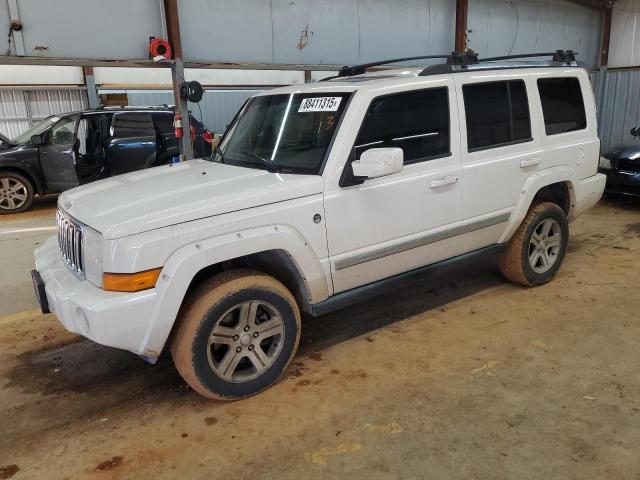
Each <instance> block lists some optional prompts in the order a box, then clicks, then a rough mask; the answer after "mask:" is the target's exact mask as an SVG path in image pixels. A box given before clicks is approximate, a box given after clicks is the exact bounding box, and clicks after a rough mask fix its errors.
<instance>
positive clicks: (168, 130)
mask: <svg viewBox="0 0 640 480" xmlns="http://www.w3.org/2000/svg"><path fill="white" fill-rule="evenodd" d="M153 121H154V122H155V124H156V127H158V130H160V133H161V134H162V135H173V134H174V133H175V130H174V128H173V115H172V114H170V113H154V114H153Z"/></svg>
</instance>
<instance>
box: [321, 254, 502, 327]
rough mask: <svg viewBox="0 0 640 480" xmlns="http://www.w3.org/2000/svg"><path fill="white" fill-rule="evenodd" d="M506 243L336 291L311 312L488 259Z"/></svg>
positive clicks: (342, 305) (324, 311)
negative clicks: (427, 275) (418, 278)
mask: <svg viewBox="0 0 640 480" xmlns="http://www.w3.org/2000/svg"><path fill="white" fill-rule="evenodd" d="M506 246H507V244H506V243H497V244H495V245H490V246H488V247H484V248H480V249H479V250H474V251H472V252H468V253H464V254H462V255H458V256H457V257H453V258H449V259H447V260H442V261H441V262H437V263H432V264H430V265H426V266H424V267H420V268H416V269H415V270H410V271H408V272H404V273H400V274H398V275H394V276H393V277H389V278H383V279H382V280H378V281H377V282H373V283H369V284H367V285H363V286H362V287H357V288H353V289H351V290H347V291H346V292H341V293H337V294H335V295H333V296H331V297H329V298H328V299H326V300H324V301H322V302H320V303H316V304H315V305H311V306H310V312H309V313H310V314H311V315H312V316H314V317H319V316H320V315H325V314H327V313H330V312H334V311H336V310H340V309H341V308H345V307H348V306H349V305H353V304H354V303H359V302H363V301H364V300H368V299H369V298H372V297H375V296H376V295H379V294H380V293H382V292H383V291H384V292H385V293H386V292H388V291H389V290H395V289H398V288H401V287H403V286H406V285H408V284H410V283H412V282H413V281H414V280H415V277H417V276H419V275H423V274H427V273H428V274H431V275H433V276H438V275H443V274H445V273H449V272H451V271H453V270H455V269H457V268H459V267H461V266H463V265H469V264H470V263H474V262H479V261H481V260H485V259H486V258H487V256H488V255H495V254H498V253H501V252H502V251H503V250H504V249H505V248H506Z"/></svg>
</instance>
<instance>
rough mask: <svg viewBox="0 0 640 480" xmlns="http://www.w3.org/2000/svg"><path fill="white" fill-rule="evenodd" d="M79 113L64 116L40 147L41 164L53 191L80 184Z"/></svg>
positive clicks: (45, 137)
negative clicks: (77, 141)
mask: <svg viewBox="0 0 640 480" xmlns="http://www.w3.org/2000/svg"><path fill="white" fill-rule="evenodd" d="M78 119H79V116H78V115H72V116H69V117H63V118H62V119H60V121H59V122H58V123H56V124H55V125H54V126H53V127H51V129H50V130H49V131H48V132H47V134H46V135H45V136H44V138H43V144H42V145H40V146H39V147H38V152H39V155H40V164H41V166H42V172H43V173H44V177H45V180H46V182H47V189H48V190H49V191H51V192H62V191H64V190H68V189H69V188H73V187H75V186H77V185H78V176H77V174H76V168H75V163H76V150H75V142H76V136H75V135H76V126H77V124H78Z"/></svg>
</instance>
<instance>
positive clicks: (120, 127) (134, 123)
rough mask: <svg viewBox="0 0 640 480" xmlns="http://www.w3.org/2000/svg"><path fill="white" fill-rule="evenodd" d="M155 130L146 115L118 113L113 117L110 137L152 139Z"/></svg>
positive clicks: (148, 115)
mask: <svg viewBox="0 0 640 480" xmlns="http://www.w3.org/2000/svg"><path fill="white" fill-rule="evenodd" d="M155 135H156V130H155V127H154V125H153V122H152V121H151V115H150V114H148V113H119V114H116V115H115V118H114V120H113V127H112V132H111V136H112V137H114V138H130V137H153V136H155Z"/></svg>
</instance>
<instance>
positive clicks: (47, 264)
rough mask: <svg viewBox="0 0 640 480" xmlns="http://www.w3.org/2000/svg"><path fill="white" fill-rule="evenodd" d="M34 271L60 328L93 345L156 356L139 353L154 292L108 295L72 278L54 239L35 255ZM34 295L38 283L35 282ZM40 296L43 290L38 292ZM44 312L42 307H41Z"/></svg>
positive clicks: (151, 355)
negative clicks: (60, 324)
mask: <svg viewBox="0 0 640 480" xmlns="http://www.w3.org/2000/svg"><path fill="white" fill-rule="evenodd" d="M34 257H35V262H36V271H37V273H36V274H34V278H35V277H39V278H40V279H41V281H42V282H43V283H44V293H45V296H46V298H40V299H39V300H40V304H41V305H43V302H45V300H46V302H45V303H46V304H47V305H48V308H49V309H50V310H51V312H52V313H54V314H55V315H56V317H58V320H59V321H60V323H62V325H63V326H64V327H65V328H66V329H67V330H69V331H70V332H73V333H78V334H80V335H82V336H84V337H87V338H89V339H90V340H93V341H94V342H96V343H100V344H102V345H106V346H109V347H115V348H120V349H123V350H129V351H131V352H133V353H136V354H138V355H143V356H146V357H151V358H153V357H156V356H157V353H155V352H146V351H143V350H142V345H143V344H144V337H145V334H146V332H147V327H148V326H149V323H150V320H151V316H152V312H153V307H154V303H155V300H156V291H155V289H153V288H152V289H149V290H144V291H142V292H136V293H120V292H107V291H104V290H102V289H101V288H98V287H96V286H95V285H93V284H92V283H91V282H89V281H88V280H81V279H79V278H77V277H76V276H75V275H73V274H72V273H71V272H70V271H69V269H68V268H67V266H66V264H65V263H64V261H63V260H62V257H61V255H60V251H59V249H58V242H57V239H56V238H55V237H52V238H50V239H49V240H47V241H46V242H45V243H44V244H43V245H42V246H41V247H39V248H38V249H37V250H36V251H35V252H34ZM34 287H35V288H36V294H37V291H38V290H37V289H38V282H36V281H35V280H34ZM40 292H41V293H42V289H40ZM43 310H44V308H43Z"/></svg>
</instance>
